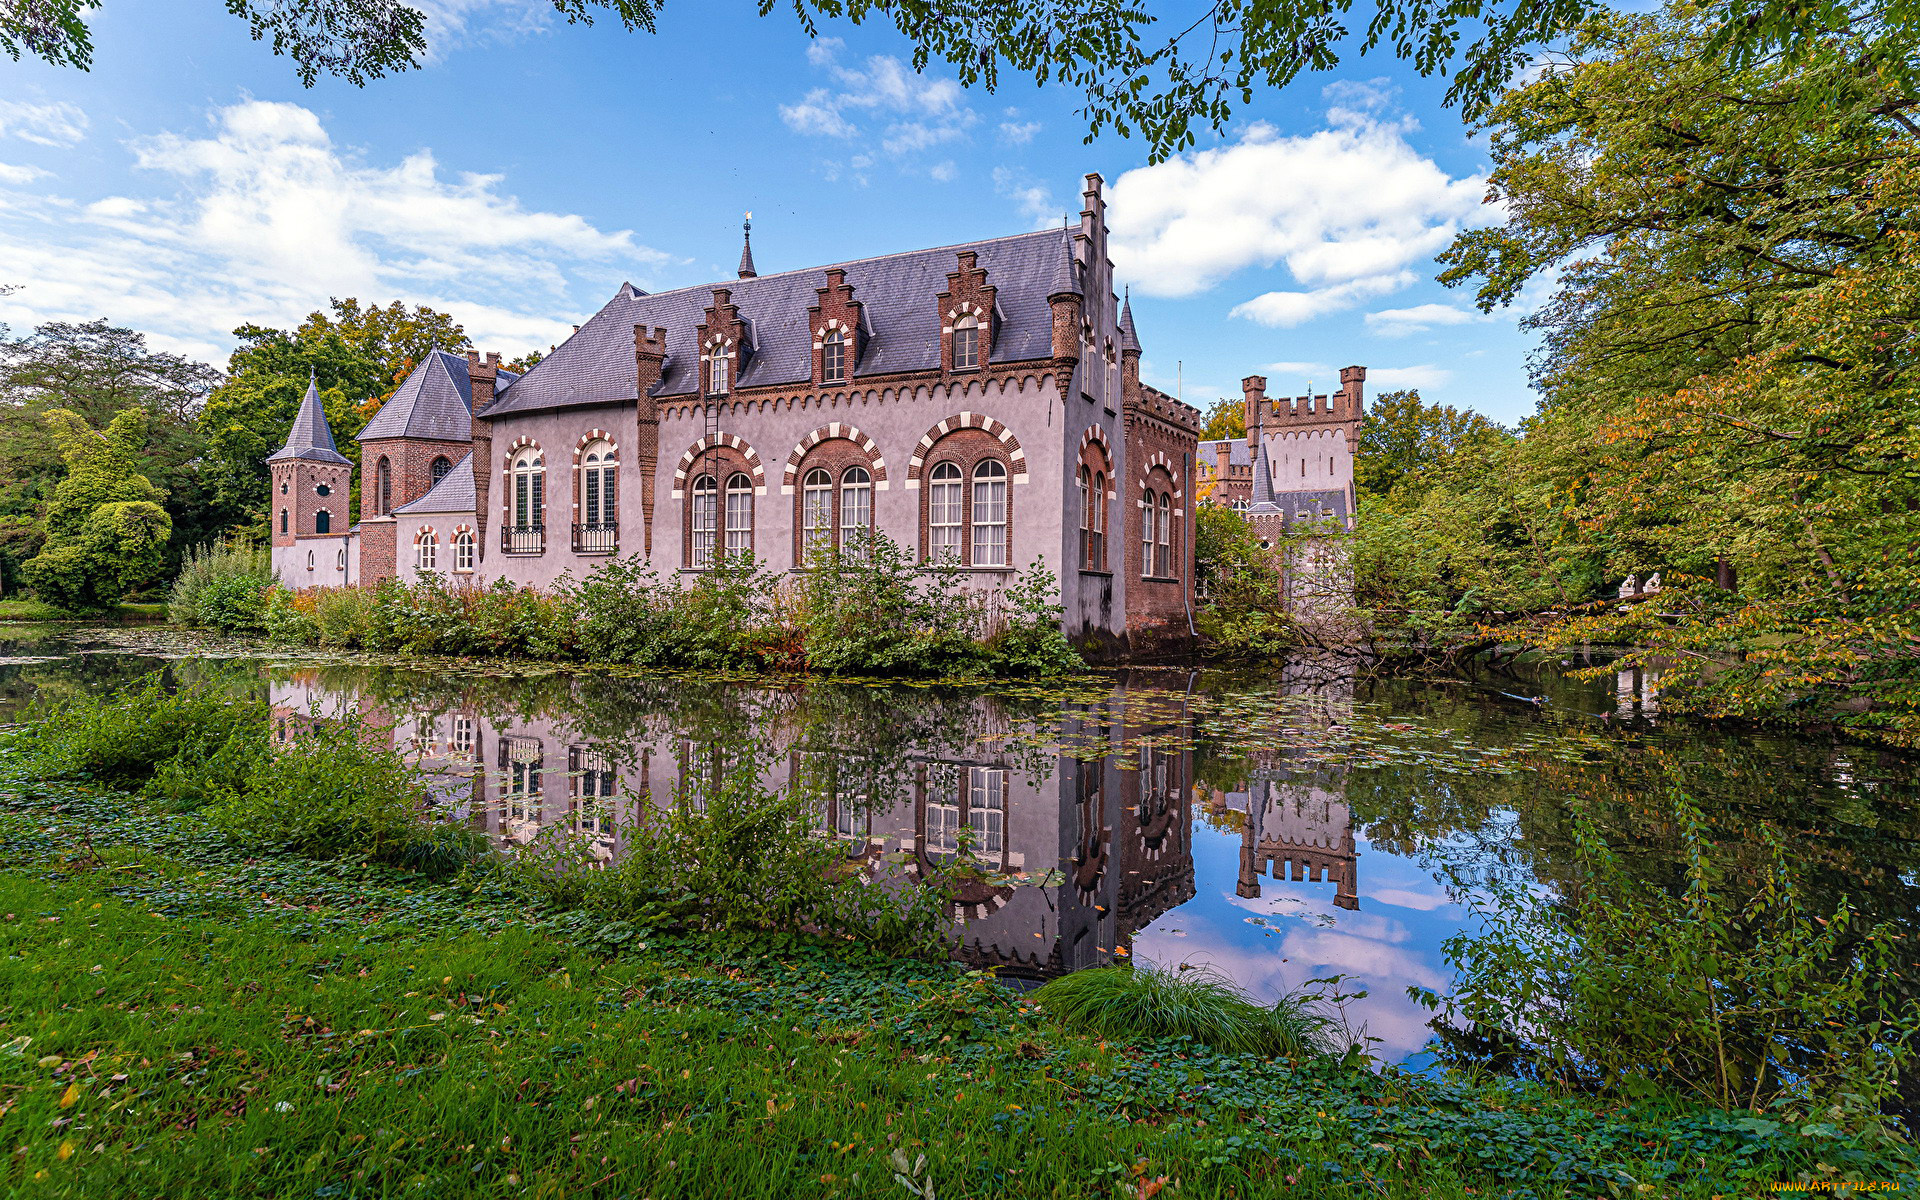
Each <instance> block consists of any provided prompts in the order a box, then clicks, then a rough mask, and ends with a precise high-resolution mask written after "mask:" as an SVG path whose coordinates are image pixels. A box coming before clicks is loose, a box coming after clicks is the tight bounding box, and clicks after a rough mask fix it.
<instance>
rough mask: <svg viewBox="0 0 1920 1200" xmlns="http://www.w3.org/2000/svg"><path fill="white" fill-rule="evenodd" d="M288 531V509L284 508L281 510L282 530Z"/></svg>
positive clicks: (283, 531)
mask: <svg viewBox="0 0 1920 1200" xmlns="http://www.w3.org/2000/svg"><path fill="white" fill-rule="evenodd" d="M286 531H287V510H286V509H284V508H283V509H281V510H280V532H281V533H285V532H286Z"/></svg>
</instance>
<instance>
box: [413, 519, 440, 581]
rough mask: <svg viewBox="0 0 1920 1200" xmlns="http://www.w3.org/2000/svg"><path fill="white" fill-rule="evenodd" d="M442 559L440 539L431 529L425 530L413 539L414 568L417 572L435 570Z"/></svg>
mask: <svg viewBox="0 0 1920 1200" xmlns="http://www.w3.org/2000/svg"><path fill="white" fill-rule="evenodd" d="M439 559H440V538H439V537H438V536H437V535H436V534H435V533H434V532H433V530H431V529H423V530H421V531H420V536H418V537H416V538H414V539H413V566H414V569H415V570H417V571H431V570H434V564H435V563H436V562H438V561H439Z"/></svg>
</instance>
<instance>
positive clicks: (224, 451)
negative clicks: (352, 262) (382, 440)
mask: <svg viewBox="0 0 1920 1200" xmlns="http://www.w3.org/2000/svg"><path fill="white" fill-rule="evenodd" d="M234 336H235V337H237V338H239V339H240V346H239V348H238V349H236V350H235V351H234V352H233V356H232V358H231V359H230V360H229V362H228V368H227V369H228V372H229V374H228V378H227V381H226V382H225V383H224V384H222V385H221V386H220V387H219V388H218V389H217V390H216V391H215V392H214V393H213V395H212V396H210V397H209V398H208V400H207V404H206V409H205V411H204V412H203V413H202V415H201V419H200V428H201V431H202V433H203V434H204V436H205V438H206V443H207V459H208V462H209V464H210V469H209V474H210V477H211V481H212V484H213V487H214V489H215V493H216V495H217V497H218V500H219V503H220V504H221V506H222V508H223V511H225V512H226V513H227V514H229V520H230V522H231V523H233V524H237V525H241V526H244V527H251V528H254V529H255V530H257V531H259V532H264V531H265V528H266V527H265V524H264V522H265V521H266V519H267V516H266V514H267V506H266V503H265V501H266V497H267V483H268V472H267V466H266V457H267V455H269V454H271V453H273V452H274V451H275V450H277V449H279V448H280V446H281V445H282V444H283V443H284V442H285V441H286V437H287V429H288V427H289V426H290V425H291V424H292V423H293V416H294V413H295V412H297V411H298V410H299V407H300V397H301V396H302V395H304V394H305V393H306V389H307V383H308V381H309V380H310V379H311V380H313V381H314V382H316V383H317V384H318V386H319V389H320V397H321V402H322V404H323V406H324V407H325V409H326V414H327V421H328V423H329V424H330V425H331V426H332V428H333V435H334V438H335V439H336V440H337V441H338V442H339V443H340V452H341V453H342V454H344V455H346V456H347V457H348V458H349V459H352V460H353V461H354V462H356V463H357V462H358V461H359V454H360V450H359V446H358V444H357V443H355V442H354V440H353V439H354V437H355V436H356V435H357V434H359V432H360V430H361V429H362V428H363V427H364V426H365V425H366V423H367V421H368V420H369V419H370V418H371V417H372V416H373V414H374V413H376V412H378V411H379V408H380V405H381V403H383V402H384V401H385V400H386V398H387V397H389V396H391V395H392V394H393V392H394V389H395V388H397V387H398V386H399V385H400V383H401V382H402V381H403V380H405V378H406V377H407V374H408V372H410V371H411V370H412V369H413V367H414V365H415V364H417V363H418V362H419V361H420V360H421V359H423V358H425V357H426V355H427V354H428V353H429V352H430V351H431V350H432V349H433V348H434V347H435V346H436V345H437V346H439V347H440V348H441V349H443V350H448V351H452V352H456V353H458V352H461V351H464V350H466V349H467V348H468V347H469V345H470V343H469V342H468V340H467V335H466V332H465V331H464V330H463V329H461V327H460V325H459V324H458V323H457V322H455V321H454V319H453V318H452V317H450V316H448V315H447V314H445V313H442V312H436V311H435V310H433V309H430V308H427V307H425V306H417V307H415V308H413V309H408V308H407V307H406V306H405V305H403V304H400V303H398V302H395V303H393V304H389V305H388V306H386V307H385V308H382V307H380V306H379V305H367V306H365V307H362V306H361V304H360V302H359V301H358V300H356V299H352V298H349V299H345V300H339V299H336V300H334V301H332V303H331V312H314V313H311V314H309V315H308V316H307V318H306V320H304V321H302V322H301V323H300V324H299V325H298V326H296V327H294V328H293V329H272V328H269V327H267V326H263V325H243V326H241V327H240V328H239V329H236V330H234Z"/></svg>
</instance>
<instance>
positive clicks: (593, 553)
mask: <svg viewBox="0 0 1920 1200" xmlns="http://www.w3.org/2000/svg"><path fill="white" fill-rule="evenodd" d="M618 553H620V548H619V547H618V546H615V547H614V548H613V549H611V550H575V551H574V554H575V555H576V556H578V557H580V558H611V557H613V556H614V555H616V554H618Z"/></svg>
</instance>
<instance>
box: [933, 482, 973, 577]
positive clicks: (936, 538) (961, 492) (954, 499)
mask: <svg viewBox="0 0 1920 1200" xmlns="http://www.w3.org/2000/svg"><path fill="white" fill-rule="evenodd" d="M966 487H967V483H966V475H965V473H964V472H962V471H961V470H960V464H959V463H956V462H951V461H948V462H942V463H939V464H937V465H935V467H934V468H933V471H932V472H931V473H930V475H929V477H928V482H927V557H928V558H929V559H932V560H933V561H935V562H955V563H957V562H959V561H960V550H961V532H962V530H963V529H964V528H965V524H964V523H965V518H966V511H965V507H964V506H963V504H962V503H961V501H962V499H963V498H964V497H965V495H966Z"/></svg>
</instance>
